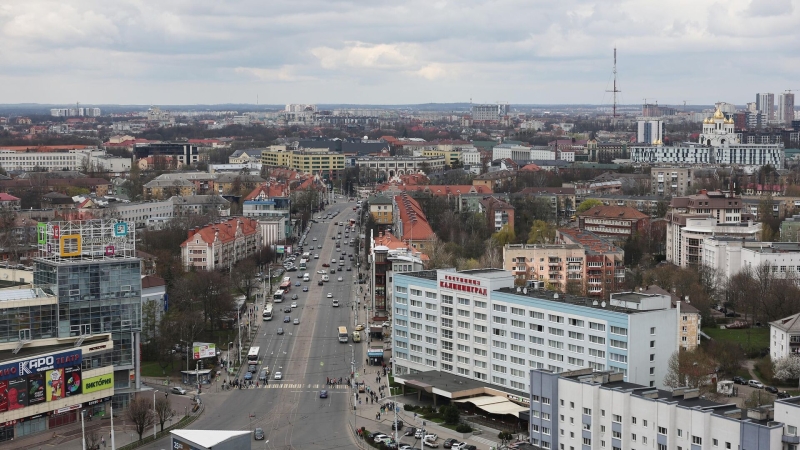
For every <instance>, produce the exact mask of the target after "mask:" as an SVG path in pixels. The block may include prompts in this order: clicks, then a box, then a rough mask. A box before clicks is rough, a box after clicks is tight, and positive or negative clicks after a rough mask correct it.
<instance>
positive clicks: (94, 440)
mask: <svg viewBox="0 0 800 450" xmlns="http://www.w3.org/2000/svg"><path fill="white" fill-rule="evenodd" d="M100 437H101V436H100V433H99V432H98V431H97V430H91V431H87V432H86V448H87V449H89V450H94V449H98V448H100Z"/></svg>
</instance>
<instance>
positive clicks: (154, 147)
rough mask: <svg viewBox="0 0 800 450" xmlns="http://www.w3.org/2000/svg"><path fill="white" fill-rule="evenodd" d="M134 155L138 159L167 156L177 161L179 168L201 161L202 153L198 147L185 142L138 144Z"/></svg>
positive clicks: (134, 149)
mask: <svg viewBox="0 0 800 450" xmlns="http://www.w3.org/2000/svg"><path fill="white" fill-rule="evenodd" d="M133 155H134V157H135V158H136V159H137V160H138V159H142V158H147V157H148V156H167V157H172V158H174V159H175V160H176V161H177V166H178V167H182V166H189V165H192V164H195V163H197V162H198V161H199V160H200V151H199V149H198V147H197V145H193V144H188V143H184V142H162V143H149V142H148V143H143V144H136V145H135V146H134V148H133Z"/></svg>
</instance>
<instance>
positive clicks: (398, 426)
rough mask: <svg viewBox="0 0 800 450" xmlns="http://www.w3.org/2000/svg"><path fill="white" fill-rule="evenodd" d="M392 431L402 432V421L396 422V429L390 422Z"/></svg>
mask: <svg viewBox="0 0 800 450" xmlns="http://www.w3.org/2000/svg"><path fill="white" fill-rule="evenodd" d="M392 429H393V430H395V429H397V430H402V429H403V421H402V420H398V421H397V426H396V427H395V423H394V422H392Z"/></svg>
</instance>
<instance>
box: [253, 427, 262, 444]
mask: <svg viewBox="0 0 800 450" xmlns="http://www.w3.org/2000/svg"><path fill="white" fill-rule="evenodd" d="M253 439H255V440H257V441H263V440H264V430H262V429H261V428H256V429H255V430H254V431H253Z"/></svg>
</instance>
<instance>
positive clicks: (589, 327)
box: [392, 269, 680, 392]
mask: <svg viewBox="0 0 800 450" xmlns="http://www.w3.org/2000/svg"><path fill="white" fill-rule="evenodd" d="M393 278H394V279H393V284H394V292H393V300H394V304H393V317H392V320H393V328H392V330H393V335H392V337H393V339H394V342H393V355H394V358H395V363H394V371H395V373H396V374H398V376H399V375H402V374H414V373H420V372H428V371H440V372H443V373H444V374H448V373H449V374H453V375H457V376H461V377H464V378H466V379H470V380H475V381H479V382H483V383H486V384H488V385H489V386H491V387H494V388H497V389H498V390H506V389H508V390H510V391H509V392H520V391H521V392H529V389H530V375H529V374H530V371H531V369H537V368H539V369H548V370H551V371H553V372H564V371H569V370H574V369H579V368H586V367H590V368H593V369H596V370H611V371H615V372H620V373H621V374H622V377H623V378H624V379H625V380H626V381H628V382H637V383H641V384H644V385H646V386H652V387H656V386H661V385H662V381H663V379H664V376H665V375H666V373H667V365H668V360H669V357H670V355H672V353H673V352H675V351H677V349H678V340H677V336H676V329H677V326H678V320H677V318H678V316H679V313H680V309H679V308H671V307H670V299H669V297H667V296H655V295H645V294H639V293H626V294H624V295H621V296H620V297H619V298H617V299H612V300H611V301H610V302H605V301H599V300H595V299H590V298H585V297H575V296H571V295H566V294H561V293H554V292H550V291H538V290H533V289H527V288H525V289H523V288H514V277H513V275H512V273H511V272H509V271H506V270H499V269H480V270H467V271H461V272H456V271H454V270H442V269H439V270H428V271H420V272H411V273H402V274H395V275H394V277H393ZM633 306H635V307H636V308H637V309H633V308H632V307H633Z"/></svg>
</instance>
